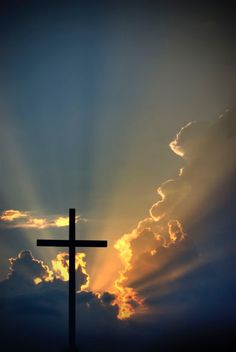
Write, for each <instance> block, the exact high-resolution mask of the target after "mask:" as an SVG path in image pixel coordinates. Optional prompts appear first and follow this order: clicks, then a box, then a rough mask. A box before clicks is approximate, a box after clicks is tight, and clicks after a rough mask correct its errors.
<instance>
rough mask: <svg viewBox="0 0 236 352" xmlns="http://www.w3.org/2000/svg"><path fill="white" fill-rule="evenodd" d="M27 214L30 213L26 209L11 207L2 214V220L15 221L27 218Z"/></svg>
mask: <svg viewBox="0 0 236 352" xmlns="http://www.w3.org/2000/svg"><path fill="white" fill-rule="evenodd" d="M27 216H28V213H27V212H26V211H20V210H14V209H9V210H5V211H4V212H3V213H2V215H1V216H0V219H1V220H2V221H15V220H16V219H20V218H25V217H27Z"/></svg>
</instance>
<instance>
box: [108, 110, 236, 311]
mask: <svg viewBox="0 0 236 352" xmlns="http://www.w3.org/2000/svg"><path fill="white" fill-rule="evenodd" d="M170 148H171V149H172V150H173V151H174V153H176V154H177V155H179V156H181V157H182V158H183V159H184V160H185V166H184V167H183V168H182V169H181V170H180V172H179V175H178V177H176V178H175V179H171V180H167V181H165V182H164V183H163V184H162V185H161V186H159V187H158V189H157V193H158V196H159V197H160V198H161V199H160V200H158V201H157V202H156V203H154V204H153V205H152V206H151V207H150V210H149V215H150V216H149V217H147V218H145V219H143V220H141V221H140V222H139V223H138V225H137V226H136V228H134V229H133V231H132V232H130V233H126V234H124V235H123V236H122V237H121V238H120V239H118V240H117V242H116V243H115V248H116V249H117V250H118V253H119V256H120V259H121V262H122V264H123V269H122V270H121V271H120V272H119V277H118V279H117V280H116V282H115V287H116V288H117V290H118V296H119V297H120V300H121V303H120V306H121V307H123V308H122V309H123V310H124V311H125V312H126V313H127V314H128V316H131V315H132V314H134V313H135V312H138V311H139V309H140V306H141V303H140V302H142V303H144V306H145V298H146V294H145V293H146V291H145V290H144V289H142V287H143V286H145V285H148V284H150V283H148V279H147V278H148V277H149V278H150V279H151V277H152V275H156V276H158V275H157V272H158V271H159V270H160V265H165V264H164V263H165V262H166V260H167V261H168V260H169V261H170V262H172V261H173V260H174V257H175V256H176V257H177V258H179V260H180V256H179V255H178V253H179V251H180V248H185V247H186V249H188V250H187V252H186V253H185V254H184V252H183V251H180V252H181V253H182V255H183V256H184V257H186V256H187V257H188V251H189V253H195V258H194V260H193V259H191V260H190V261H189V263H188V264H187V263H186V264H185V268H182V269H181V274H180V272H178V275H177V274H176V268H175V267H173V266H168V265H167V267H168V270H169V273H168V275H167V274H166V275H167V276H168V277H169V278H170V277H172V280H173V282H174V281H177V282H178V280H179V279H180V278H181V277H182V276H184V275H187V273H189V272H190V271H194V270H196V268H197V267H198V266H200V267H201V266H202V265H205V264H206V262H205V261H206V258H210V257H211V258H212V257H213V252H216V251H218V252H219V251H220V250H221V256H222V258H223V253H222V249H223V248H225V246H219V247H217V244H216V243H215V245H212V242H211V241H212V239H210V237H211V236H213V239H214V238H215V239H216V235H214V233H212V231H208V233H206V234H205V233H204V235H203V233H202V232H201V233H198V234H196V233H195V231H194V229H193V224H194V223H195V224H196V223H198V226H200V225H199V224H201V226H202V227H204V223H201V221H203V219H206V218H207V216H210V214H211V212H214V210H215V209H216V208H217V207H221V206H222V204H223V202H224V200H225V199H226V197H228V196H229V193H228V191H227V192H226V189H229V190H231V192H232V191H233V189H234V187H235V182H234V181H233V179H234V177H235V169H236V168H235V166H236V158H235V155H236V118H235V114H234V112H231V111H227V112H226V113H225V114H224V116H221V117H220V118H218V119H217V120H216V121H214V122H212V123H210V122H204V121H202V122H190V123H188V124H187V125H186V126H184V127H183V128H181V130H180V132H179V133H177V135H176V137H175V139H174V140H173V141H172V142H171V143H170ZM224 194H227V195H226V196H225V195H224ZM214 221H215V220H214ZM215 223H216V221H215ZM193 234H194V235H193ZM214 236H215V237H214ZM190 239H191V240H190ZM209 243H211V248H210V247H209ZM160 253H161V254H162V255H160ZM169 253H171V257H170V255H169ZM198 253H199V254H198ZM203 253H204V255H205V257H204V259H203V260H202V257H201V256H203ZM165 255H166V259H165ZM218 255H219V254H218ZM207 256H208V257H207ZM144 258H145V260H144ZM161 262H162V263H161ZM175 264H176V265H178V261H176V263H175ZM177 271H178V270H177ZM153 273H156V274H153ZM201 273H202V272H201ZM134 282H135V283H139V284H136V285H134V284H133V283H134ZM180 282H181V280H180V281H179V283H180ZM150 285H151V284H150ZM155 285H156V286H155V287H156V289H155V290H154V292H155V293H156V291H157V290H158V282H156V281H155ZM168 285H170V281H168ZM166 289H167V288H166ZM127 291H128V292H131V296H133V297H135V300H136V302H139V303H138V304H137V306H138V309H137V307H135V309H133V307H131V305H130V304H129V298H128V297H129V296H128V295H127V294H126V292H127ZM142 298H144V300H142ZM146 302H147V301H146ZM125 312H123V316H124V317H125V316H126V313H125Z"/></svg>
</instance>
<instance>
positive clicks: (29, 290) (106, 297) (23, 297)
mask: <svg viewBox="0 0 236 352" xmlns="http://www.w3.org/2000/svg"><path fill="white" fill-rule="evenodd" d="M82 258H83V256H80V258H79V260H80V261H79V262H77V267H78V268H79V266H80V265H81V262H82ZM56 259H57V260H60V261H63V260H64V262H63V265H64V267H66V265H67V259H68V258H67V257H66V256H65V255H64V253H61V255H60V257H58V256H57V258H56ZM56 259H55V260H56ZM54 269H55V268H53V270H52V271H50V269H49V267H48V266H46V265H45V264H44V263H43V262H42V261H41V260H38V259H36V258H34V257H33V255H32V253H31V252H30V251H28V250H24V251H22V252H20V253H19V254H18V255H17V256H16V257H15V258H10V268H9V274H8V276H7V278H6V279H5V280H3V281H2V282H0V307H1V316H0V326H1V331H2V332H4V333H3V334H1V337H0V346H4V343H6V346H7V347H6V350H7V348H9V346H13V347H12V348H13V350H14V348H16V346H18V344H20V346H21V347H22V346H23V345H24V344H26V345H27V344H28V345H27V348H29V346H32V345H33V347H31V348H33V349H34V350H35V348H36V349H37V346H38V343H39V345H40V344H42V346H43V347H41V348H42V350H43V349H45V348H48V346H50V344H52V345H54V344H55V346H57V347H55V349H58V348H60V347H62V346H63V345H64V346H66V345H67V333H66V332H67V321H68V317H67V305H68V283H67V282H66V281H65V278H64V277H62V278H61V277H60V275H58V271H56V272H55V271H54ZM77 272H79V273H80V279H79V281H80V284H81V285H83V284H84V283H85V281H86V280H87V274H85V273H84V272H82V270H78V269H77ZM49 275H54V277H53V279H52V280H46V278H47V277H48V276H49ZM36 277H39V278H41V280H42V281H41V282H40V283H39V284H35V282H34V279H35V278H36ZM76 301H77V310H78V327H79V332H80V334H84V336H87V335H90V334H91V332H92V331H93V332H94V331H95V333H96V334H101V333H103V332H104V331H106V332H107V333H108V332H109V331H110V332H111V331H112V330H116V329H117V328H119V326H120V322H119V320H118V319H117V315H118V307H117V305H116V304H115V302H114V301H115V296H114V295H113V294H111V293H109V292H102V293H94V292H91V291H85V290H82V291H77V294H76ZM16 329H17V330H16ZM13 331H17V334H14V339H13V340H12V339H11V335H12V332H13ZM25 331H27V337H25V336H24V332H25ZM39 335H40V336H41V338H40V341H38V336H39ZM22 337H23V340H22ZM24 339H25V341H24ZM60 344H62V345H60Z"/></svg>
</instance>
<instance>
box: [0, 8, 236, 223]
mask: <svg viewBox="0 0 236 352" xmlns="http://www.w3.org/2000/svg"><path fill="white" fill-rule="evenodd" d="M10 4H11V2H9V4H8V6H9V9H8V10H5V13H4V11H3V15H2V16H4V17H3V21H1V22H2V24H1V28H2V35H3V36H2V46H1V47H2V52H3V56H2V63H1V71H2V75H3V79H2V100H3V101H4V104H3V110H4V108H6V111H7V114H6V119H9V121H10V123H11V124H12V125H13V126H14V128H15V130H16V139H17V140H16V141H14V139H13V140H12V143H16V145H17V143H19V144H20V147H21V149H22V154H24V158H25V160H26V164H27V167H28V168H29V173H32V175H31V177H32V178H33V180H34V187H35V191H36V193H37V194H38V195H39V197H40V199H41V203H42V205H41V206H43V207H44V208H46V209H47V210H49V211H53V209H58V208H59V210H60V211H63V209H64V208H68V207H69V206H76V207H79V210H80V211H81V212H82V213H87V212H88V211H89V210H90V211H91V209H92V208H93V206H94V207H95V209H94V210H95V211H96V206H97V205H96V204H95V205H93V204H94V203H96V201H97V200H98V201H99V200H100V199H101V200H102V202H106V201H107V202H108V203H109V197H110V195H111V194H112V191H113V187H114V182H119V179H118V180H117V181H116V178H115V175H116V174H117V172H118V171H119V169H121V168H122V167H124V166H123V164H124V160H125V156H126V154H127V149H128V148H129V146H130V145H132V143H134V142H133V140H136V139H139V140H138V142H136V144H137V145H134V149H135V153H134V158H136V159H135V161H133V160H132V157H133V155H131V159H129V160H128V165H129V166H130V169H132V170H133V172H131V173H130V178H132V177H136V178H138V180H139V183H138V182H137V183H134V185H133V186H132V182H129V183H128V185H129V189H130V191H129V192H130V194H129V196H130V198H133V199H135V200H136V201H138V200H142V198H143V195H142V197H141V199H140V194H139V192H138V190H139V189H140V185H141V186H142V187H143V192H142V193H143V194H147V196H146V197H147V198H146V199H145V202H144V205H143V206H140V208H138V211H137V217H138V216H139V214H138V212H140V214H142V213H143V210H144V209H145V208H146V207H147V205H148V204H149V201H150V196H151V192H153V189H155V187H156V186H157V185H158V184H159V183H160V181H163V180H164V179H165V178H168V177H170V176H171V174H172V173H173V172H176V171H175V170H176V168H177V166H178V165H179V164H178V160H177V159H176V158H174V157H173V156H172V155H171V153H170V152H169V150H168V143H169V141H170V140H171V138H172V137H173V136H174V134H175V133H176V132H177V130H178V129H179V128H180V127H181V126H182V125H183V124H184V123H186V122H188V121H189V120H192V119H204V118H209V117H210V118H211V117H214V116H215V114H218V113H220V112H221V111H222V110H224V109H225V108H227V107H228V106H229V105H230V104H231V99H232V97H231V93H230V92H231V83H232V82H231V70H232V62H231V56H230V52H229V44H230V40H229V35H230V33H229V29H228V27H226V28H225V26H224V24H225V23H224V21H225V18H223V19H222V18H221V17H220V14H219V12H217V6H216V8H215V10H213V11H212V13H211V11H210V9H209V7H208V6H207V5H206V6H205V7H204V6H203V8H199V9H198V11H197V13H194V10H193V9H191V7H190V6H189V8H188V11H187V13H186V14H185V13H184V7H183V9H180V10H177V9H176V8H171V6H168V5H166V6H163V5H162V6H161V5H159V6H158V5H154V4H153V3H149V4H148V5H147V6H145V4H144V3H142V2H141V3H140V4H139V5H137V7H135V6H134V5H133V6H132V5H131V4H126V5H125V4H123V5H122V4H121V5H120V7H119V6H118V5H117V4H116V5H115V4H114V7H113V6H112V5H111V4H110V5H107V4H105V3H103V2H102V3H101V5H100V6H99V5H98V4H95V3H94V2H88V3H87V4H85V3H83V4H81V3H80V2H69V3H68V5H65V4H63V2H59V3H58V4H57V2H49V4H48V3H47V2H42V3H40V4H39V3H36V4H32V3H31V2H23V4H22V5H19V4H16V3H15V4H14V5H13V6H12V7H10ZM206 93H207V96H208V98H207V99H206ZM141 131H142V132H143V133H141ZM13 138H14V137H13ZM98 151H99V152H100V153H98ZM135 154H137V155H138V156H139V159H138V162H137V161H136V160H137V156H136V155H135ZM100 160H101V161H100ZM159 160H160V162H161V165H162V167H161V168H160V166H159ZM164 160H165V161H164ZM95 161H96V162H97V164H98V165H101V167H100V168H98V169H95V168H94V163H95ZM144 170H145V171H144ZM147 170H148V171H147ZM4 171H5V172H4V175H6V176H5V180H4V181H5V182H4V183H6V187H7V188H8V189H9V192H10V193H11V192H12V193H14V196H13V197H9V198H10V204H9V203H7V202H8V199H6V200H5V201H6V204H8V206H9V207H16V208H19V207H21V208H27V207H28V206H29V204H27V201H26V199H24V198H26V197H24V196H20V194H18V196H17V195H16V193H19V192H17V187H14V178H12V177H11V175H9V172H8V170H7V166H6V170H4ZM22 177H24V176H23V175H22ZM94 179H95V180H96V181H97V184H98V186H97V185H96V183H95V185H94ZM96 181H95V182H96ZM96 186H97V187H96ZM11 189H12V191H11ZM139 203H142V201H140V202H139ZM99 205H100V204H99ZM103 205H104V204H103V203H102V204H101V207H102V206H103ZM128 206H129V207H130V204H128ZM98 207H99V206H98ZM127 210H128V209H127ZM130 216H133V215H131V214H130Z"/></svg>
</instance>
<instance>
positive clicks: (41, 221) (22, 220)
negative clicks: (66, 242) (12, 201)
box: [0, 209, 86, 230]
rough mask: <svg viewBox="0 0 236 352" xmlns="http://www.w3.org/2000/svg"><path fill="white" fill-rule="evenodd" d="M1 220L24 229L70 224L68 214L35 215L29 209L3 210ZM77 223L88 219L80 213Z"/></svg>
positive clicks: (10, 225)
mask: <svg viewBox="0 0 236 352" xmlns="http://www.w3.org/2000/svg"><path fill="white" fill-rule="evenodd" d="M0 221H2V223H5V224H7V225H8V226H9V227H13V228H23V229H39V230H40V229H45V228H53V227H65V226H69V217H68V216H51V217H45V216H38V217H36V216H34V215H33V214H32V213H30V212H29V211H21V210H14V209H9V210H5V211H3V212H2V214H1V215H0ZM75 221H76V223H78V222H82V221H86V219H82V218H81V217H80V215H77V216H76V219H75Z"/></svg>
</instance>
